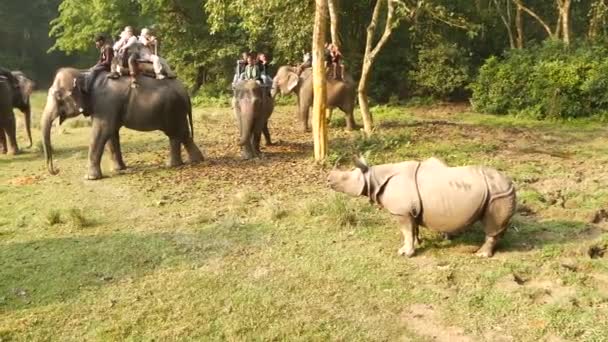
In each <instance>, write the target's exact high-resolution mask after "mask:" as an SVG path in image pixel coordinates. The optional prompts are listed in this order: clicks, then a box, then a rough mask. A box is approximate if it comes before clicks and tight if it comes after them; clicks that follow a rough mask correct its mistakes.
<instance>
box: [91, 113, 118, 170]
mask: <svg viewBox="0 0 608 342" xmlns="http://www.w3.org/2000/svg"><path fill="white" fill-rule="evenodd" d="M111 137H112V133H111V132H109V129H108V128H107V127H106V126H105V125H104V124H103V123H102V122H100V121H99V120H95V119H93V126H92V129H91V143H90V145H89V170H88V173H87V174H86V175H85V179H88V180H96V179H100V178H101V177H102V174H101V156H102V155H103V148H104V146H105V145H106V143H107V142H108V140H109V139H110V138H111Z"/></svg>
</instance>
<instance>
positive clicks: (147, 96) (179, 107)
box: [41, 68, 203, 180]
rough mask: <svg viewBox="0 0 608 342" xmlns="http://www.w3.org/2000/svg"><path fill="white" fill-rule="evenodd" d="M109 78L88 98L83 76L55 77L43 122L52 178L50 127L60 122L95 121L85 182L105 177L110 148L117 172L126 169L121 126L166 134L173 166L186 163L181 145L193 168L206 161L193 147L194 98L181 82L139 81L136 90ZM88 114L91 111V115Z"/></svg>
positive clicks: (67, 72)
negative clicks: (103, 159)
mask: <svg viewBox="0 0 608 342" xmlns="http://www.w3.org/2000/svg"><path fill="white" fill-rule="evenodd" d="M106 75H107V72H102V73H100V74H99V75H98V77H96V78H95V80H94V81H93V84H92V86H91V88H90V92H87V93H83V91H82V90H81V89H82V84H83V83H84V81H83V73H81V72H80V71H79V70H76V69H73V68H62V69H59V71H58V72H57V74H56V75H55V79H54V81H53V85H52V86H51V88H50V89H49V92H48V97H47V102H46V106H45V108H44V112H43V114H42V120H41V127H42V136H43V146H44V154H45V158H46V164H47V168H48V170H49V172H50V173H51V174H56V173H57V171H56V170H55V169H54V167H53V155H52V147H51V125H52V123H53V121H54V120H55V119H56V118H57V117H59V123H60V124H61V123H62V122H63V121H64V120H66V119H67V118H72V117H76V116H78V115H80V114H85V115H90V116H91V123H92V128H91V129H92V132H91V133H92V134H91V143H90V145H89V165H88V172H87V174H86V176H85V178H86V179H90V180H93V179H99V178H101V177H102V175H101V168H100V162H101V156H102V154H103V149H104V146H105V145H106V144H107V146H108V149H109V151H110V153H111V154H112V159H113V161H114V168H115V169H116V170H122V169H125V168H126V166H125V164H124V162H123V160H122V152H121V149H120V137H119V133H118V132H119V130H120V128H121V127H122V126H125V127H127V128H130V129H134V130H138V131H155V130H160V131H162V132H164V133H165V134H166V135H167V136H168V137H169V142H170V154H169V166H178V165H181V164H182V163H183V162H182V157H181V145H182V144H183V145H184V147H185V148H186V151H187V152H188V155H189V158H190V161H191V162H199V161H202V160H203V155H202V153H201V151H200V150H199V149H198V147H197V146H196V145H195V144H194V141H193V134H194V130H193V124H192V105H191V103H190V97H189V96H188V93H187V92H186V89H185V88H184V86H183V85H182V83H181V82H180V81H179V80H176V79H172V80H169V79H165V80H156V79H153V78H150V77H145V76H140V77H139V80H138V82H139V86H138V87H137V88H131V82H130V80H129V78H126V77H121V78H119V79H109V78H107V77H106ZM85 103H86V104H87V106H86V107H85V105H84V104H85ZM83 108H87V110H86V113H85V110H84V109H83Z"/></svg>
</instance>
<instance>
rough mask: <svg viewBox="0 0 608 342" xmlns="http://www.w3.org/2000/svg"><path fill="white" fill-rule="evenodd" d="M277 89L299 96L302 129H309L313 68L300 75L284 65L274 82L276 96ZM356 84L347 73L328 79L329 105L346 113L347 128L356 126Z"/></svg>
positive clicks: (273, 91) (273, 90)
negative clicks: (337, 77)
mask: <svg viewBox="0 0 608 342" xmlns="http://www.w3.org/2000/svg"><path fill="white" fill-rule="evenodd" d="M277 89H278V90H279V91H280V93H281V94H282V95H287V94H289V93H291V92H293V93H295V94H296V96H297V98H298V111H299V116H300V123H301V124H302V130H304V131H309V130H310V128H309V125H308V116H309V112H310V107H312V104H313V83H312V68H308V69H306V70H304V71H303V72H302V73H301V74H300V76H298V73H297V70H296V68H294V67H291V66H282V67H280V68H279V70H278V71H277V74H276V76H275V77H274V79H273V84H272V96H273V97H274V96H276V94H277ZM355 99H356V84H355V81H354V80H353V78H352V77H351V76H350V75H349V74H347V73H345V74H344V77H343V80H334V79H330V78H328V79H327V107H328V108H329V109H333V108H339V109H340V110H341V111H343V112H344V113H345V114H346V129H348V130H353V129H355V127H356V124H355V117H354V115H353V112H354V110H355Z"/></svg>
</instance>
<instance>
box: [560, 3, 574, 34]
mask: <svg viewBox="0 0 608 342" xmlns="http://www.w3.org/2000/svg"><path fill="white" fill-rule="evenodd" d="M571 3H572V2H571V0H558V3H557V4H558V7H559V15H560V21H561V24H562V26H561V29H562V40H563V41H564V44H566V45H570V4H571Z"/></svg>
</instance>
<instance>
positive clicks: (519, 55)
mask: <svg viewBox="0 0 608 342" xmlns="http://www.w3.org/2000/svg"><path fill="white" fill-rule="evenodd" d="M606 57H608V51H607V50H606V49H604V48H602V47H598V46H589V45H579V46H573V47H567V46H564V45H563V44H561V43H559V42H545V43H543V44H542V45H539V46H533V47H530V48H527V49H522V50H512V51H509V52H508V53H506V54H505V56H504V58H502V59H499V58H497V57H490V58H489V59H487V60H486V62H485V64H484V65H483V66H482V67H481V69H480V71H479V76H478V77H477V79H476V81H475V82H474V83H472V84H471V86H470V88H471V90H472V91H473V96H472V99H471V102H472V104H473V108H474V109H475V110H476V111H481V112H487V113H491V114H508V113H514V114H519V115H525V116H532V117H535V118H538V119H543V118H560V119H567V118H575V117H585V116H591V115H594V114H597V113H603V112H606V111H608V81H607V80H606V75H607V72H608V61H607V60H606Z"/></svg>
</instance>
